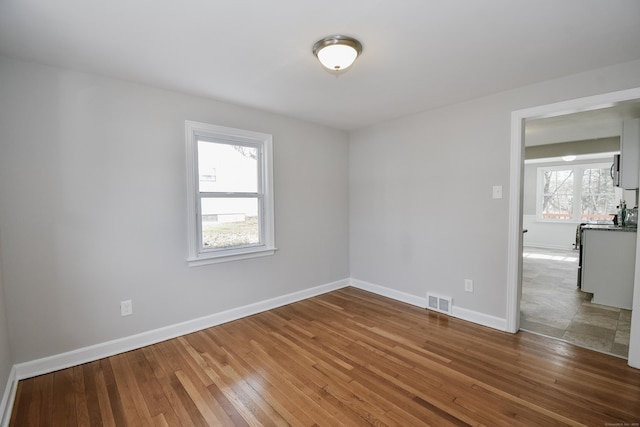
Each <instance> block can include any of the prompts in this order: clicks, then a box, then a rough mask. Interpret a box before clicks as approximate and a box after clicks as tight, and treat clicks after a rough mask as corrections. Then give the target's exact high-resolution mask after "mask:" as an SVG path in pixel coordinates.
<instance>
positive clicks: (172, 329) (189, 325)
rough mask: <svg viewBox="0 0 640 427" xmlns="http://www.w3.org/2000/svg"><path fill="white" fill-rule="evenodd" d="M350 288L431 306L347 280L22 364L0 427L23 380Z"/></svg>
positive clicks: (458, 312) (486, 319)
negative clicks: (18, 385) (19, 382)
mask: <svg viewBox="0 0 640 427" xmlns="http://www.w3.org/2000/svg"><path fill="white" fill-rule="evenodd" d="M347 286H353V287H355V288H358V289H362V290H365V291H369V292H372V293H374V294H377V295H381V296H384V297H387V298H391V299H394V300H397V301H401V302H404V303H407V304H411V305H415V306H418V307H422V308H425V307H426V306H427V299H426V295H425V296H424V297H419V296H416V295H412V294H408V293H406V292H402V291H398V290H395V289H391V288H387V287H384V286H379V285H375V284H373V283H368V282H365V281H362V280H357V279H344V280H339V281H336V282H333V283H328V284H325V285H321V286H316V287H314V288H310V289H305V290H303V291H298V292H293V293H290V294H287V295H282V296H279V297H276V298H272V299H269V300H265V301H260V302H257V303H254V304H249V305H245V306H242V307H238V308H234V309H231V310H227V311H223V312H220V313H214V314H211V315H208V316H204V317H200V318H197V319H193V320H189V321H186V322H182V323H178V324H175V325H170V326H166V327H164V328H159V329H154V330H151V331H147V332H143V333H140V334H137V335H132V336H128V337H124V338H120V339H117V340H113V341H108V342H104V343H100V344H96V345H92V346H88V347H83V348H79V349H76V350H72V351H69V352H66V353H61V354H56V355H53V356H49V357H44V358H42V359H37V360H32V361H30V362H24V363H18V364H16V365H14V366H13V368H12V370H11V374H10V377H9V380H8V382H7V385H6V389H5V392H4V396H3V397H2V401H0V427H5V426H6V425H8V423H9V419H10V416H11V410H12V408H13V401H14V399H15V393H16V388H17V384H18V381H19V380H22V379H25V378H31V377H35V376H37V375H42V374H47V373H50V372H54V371H57V370H60V369H65V368H69V367H72V366H77V365H81V364H83V363H87V362H92V361H95V360H99V359H102V358H105V357H109V356H113V355H115V354H119V353H123V352H126V351H130V350H134V349H137V348H141V347H145V346H147V345H151V344H155V343H158V342H162V341H166V340H168V339H171V338H175V337H179V336H182V335H186V334H190V333H192V332H196V331H199V330H202V329H206V328H210V327H213V326H217V325H221V324H223V323H227V322H231V321H233V320H237V319H240V318H243V317H247V316H251V315H254V314H257V313H261V312H263V311H267V310H272V309H274V308H278V307H281V306H283V305H287V304H291V303H294V302H297V301H302V300H304V299H307V298H312V297H314V296H318V295H322V294H325V293H327V292H331V291H334V290H337V289H341V288H344V287H347ZM452 316H453V317H457V318H460V319H463V320H467V321H470V322H473V323H477V324H480V325H483V326H488V327H490V328H493V329H498V330H501V331H505V330H506V320H505V319H501V318H498V317H494V316H489V315H486V314H483V313H479V312H476V311H473V310H468V309H465V308H462V307H457V306H455V305H453V307H452Z"/></svg>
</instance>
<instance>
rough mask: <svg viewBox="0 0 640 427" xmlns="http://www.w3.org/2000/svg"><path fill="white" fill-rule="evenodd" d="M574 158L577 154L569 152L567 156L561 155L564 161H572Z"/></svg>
mask: <svg viewBox="0 0 640 427" xmlns="http://www.w3.org/2000/svg"><path fill="white" fill-rule="evenodd" d="M575 159H577V156H574V155H573V154H569V155H567V156H562V160H564V161H565V162H572V161H574V160H575Z"/></svg>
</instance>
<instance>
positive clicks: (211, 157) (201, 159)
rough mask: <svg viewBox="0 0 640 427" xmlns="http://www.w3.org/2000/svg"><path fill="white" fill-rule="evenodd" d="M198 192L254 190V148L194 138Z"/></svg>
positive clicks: (256, 150)
mask: <svg viewBox="0 0 640 427" xmlns="http://www.w3.org/2000/svg"><path fill="white" fill-rule="evenodd" d="M198 175H199V186H200V192H223V193H232V192H242V193H257V192H258V149H257V148H256V147H247V146H244V145H232V144H223V143H218V142H209V141H202V140H199V141H198Z"/></svg>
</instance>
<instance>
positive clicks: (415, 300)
mask: <svg viewBox="0 0 640 427" xmlns="http://www.w3.org/2000/svg"><path fill="white" fill-rule="evenodd" d="M350 283H351V286H353V287H354V288H358V289H362V290H363V291H369V292H372V293H374V294H377V295H380V296H383V297H387V298H391V299H394V300H396V301H400V302H404V303H407V304H411V305H415V306H417V307H422V308H426V307H427V297H426V295H425V297H424V298H421V297H418V296H415V295H412V294H408V293H406V292H401V291H397V290H395V289H391V288H387V287H384V286H380V285H374V284H373V283H369V282H365V281H363V280H358V279H351V282H350Z"/></svg>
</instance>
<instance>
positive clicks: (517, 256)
mask: <svg viewBox="0 0 640 427" xmlns="http://www.w3.org/2000/svg"><path fill="white" fill-rule="evenodd" d="M638 99H640V87H637V88H632V89H626V90H621V91H616V92H610V93H604V94H601V95H594V96H588V97H584V98H578V99H572V100H568V101H562V102H557V103H553V104H547V105H541V106H537V107H532V108H526V109H523V110H516V111H513V112H512V113H511V159H510V161H511V166H510V176H509V234H508V237H507V238H508V242H507V251H508V253H507V307H506V312H507V315H506V321H507V332H512V333H515V332H518V329H519V321H520V295H521V292H522V256H521V252H522V192H523V181H524V179H523V164H524V156H523V152H524V122H525V120H526V119H532V118H544V117H556V116H562V115H566V114H571V113H578V112H582V111H589V110H597V109H601V108H607V107H611V106H614V105H617V104H619V103H621V102H625V101H631V100H638ZM639 268H640V254H638V258H636V271H637V270H638V269H639ZM635 289H636V290H638V289H640V286H639V284H638V281H636V284H635ZM639 323H640V322H639ZM635 333H636V334H638V332H635ZM631 335H632V336H633V335H634V326H633V325H632V327H631ZM634 354H635V358H638V359H640V356H638V354H640V349H635V348H633V347H630V348H629V360H632V359H633V358H634Z"/></svg>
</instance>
